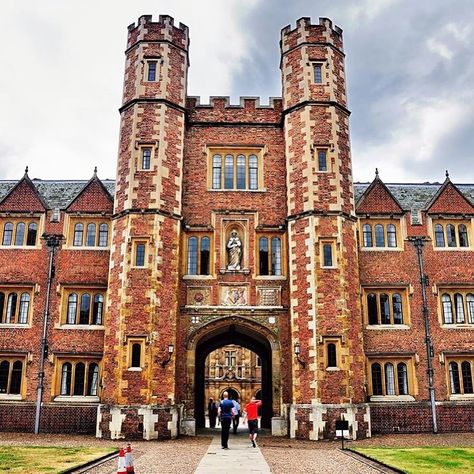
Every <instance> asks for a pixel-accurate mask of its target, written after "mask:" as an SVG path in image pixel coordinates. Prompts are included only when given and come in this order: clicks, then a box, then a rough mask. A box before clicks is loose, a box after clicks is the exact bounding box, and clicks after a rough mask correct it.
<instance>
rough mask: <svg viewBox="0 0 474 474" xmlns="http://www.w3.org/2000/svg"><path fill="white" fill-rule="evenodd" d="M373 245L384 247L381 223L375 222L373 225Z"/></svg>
mask: <svg viewBox="0 0 474 474" xmlns="http://www.w3.org/2000/svg"><path fill="white" fill-rule="evenodd" d="M375 246H376V247H385V235H384V230H383V225H382V224H377V225H376V226H375Z"/></svg>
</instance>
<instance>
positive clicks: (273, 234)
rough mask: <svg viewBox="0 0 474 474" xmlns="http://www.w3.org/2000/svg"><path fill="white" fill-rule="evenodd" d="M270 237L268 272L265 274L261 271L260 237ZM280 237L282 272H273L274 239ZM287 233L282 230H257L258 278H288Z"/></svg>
mask: <svg viewBox="0 0 474 474" xmlns="http://www.w3.org/2000/svg"><path fill="white" fill-rule="evenodd" d="M261 238H267V239H268V249H269V251H268V265H269V267H268V274H267V275H264V274H261V273H260V239H261ZM273 238H278V239H280V267H281V272H280V273H279V274H273V273H272V271H271V268H272V261H273V259H272V250H271V249H272V239H273ZM285 249H286V234H285V233H282V232H256V234H255V275H256V278H259V279H262V280H280V279H286V274H287V268H286V251H285Z"/></svg>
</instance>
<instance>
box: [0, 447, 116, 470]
mask: <svg viewBox="0 0 474 474" xmlns="http://www.w3.org/2000/svg"><path fill="white" fill-rule="evenodd" d="M114 451H116V450H115V449H113V448H80V447H77V448H63V447H44V446H0V471H1V472H7V473H9V474H17V473H18V474H19V473H21V474H40V473H51V474H59V473H61V472H64V471H66V470H67V469H71V468H73V467H75V466H78V465H80V464H84V463H86V462H88V461H92V460H93V459H97V458H99V457H101V456H104V455H106V454H109V453H112V452H114Z"/></svg>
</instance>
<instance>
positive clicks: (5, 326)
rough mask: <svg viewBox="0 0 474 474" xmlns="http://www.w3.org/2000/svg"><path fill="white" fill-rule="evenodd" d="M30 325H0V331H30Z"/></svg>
mask: <svg viewBox="0 0 474 474" xmlns="http://www.w3.org/2000/svg"><path fill="white" fill-rule="evenodd" d="M31 327H32V326H31V324H19V323H1V324H0V329H30V328H31Z"/></svg>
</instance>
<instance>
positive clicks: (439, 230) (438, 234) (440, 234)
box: [435, 224, 446, 247]
mask: <svg viewBox="0 0 474 474" xmlns="http://www.w3.org/2000/svg"><path fill="white" fill-rule="evenodd" d="M435 241H436V247H444V246H445V245H446V244H445V241H444V231H443V226H442V225H441V224H436V225H435Z"/></svg>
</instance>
